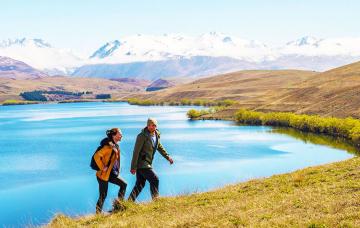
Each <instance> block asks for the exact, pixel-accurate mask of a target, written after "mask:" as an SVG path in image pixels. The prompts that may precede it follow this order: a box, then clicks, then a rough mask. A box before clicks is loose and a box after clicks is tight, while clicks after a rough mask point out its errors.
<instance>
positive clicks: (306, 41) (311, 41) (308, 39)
mask: <svg viewBox="0 0 360 228" xmlns="http://www.w3.org/2000/svg"><path fill="white" fill-rule="evenodd" d="M321 41H322V39H318V38H316V37H313V36H304V37H302V38H300V39H297V40H294V41H291V42H288V43H287V45H292V46H306V45H309V46H318V45H319V42H321Z"/></svg>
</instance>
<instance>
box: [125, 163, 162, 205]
mask: <svg viewBox="0 0 360 228" xmlns="http://www.w3.org/2000/svg"><path fill="white" fill-rule="evenodd" d="M145 181H149V183H150V192H151V197H152V198H153V199H154V198H156V197H158V196H159V178H158V177H157V176H156V174H155V172H154V171H153V170H152V169H138V170H136V183H135V186H134V188H133V190H132V191H131V193H130V196H129V200H131V201H135V200H136V198H137V197H138V195H139V194H140V192H141V190H142V189H143V188H144V186H145Z"/></svg>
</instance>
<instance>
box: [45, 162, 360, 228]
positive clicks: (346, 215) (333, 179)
mask: <svg viewBox="0 0 360 228" xmlns="http://www.w3.org/2000/svg"><path fill="white" fill-rule="evenodd" d="M359 167H360V158H353V159H350V160H347V161H342V162H337V163H333V164H329V165H324V166H318V167H311V168H306V169H303V170H299V171H296V172H293V173H289V174H282V175H275V176H272V177H270V178H265V179H257V180H251V181H248V182H245V183H240V184H237V185H233V186H228V187H225V188H222V189H218V190H215V191H212V192H206V193H200V194H192V195H185V196H178V197H168V198H161V199H160V200H158V201H156V202H151V203H147V204H133V203H125V206H126V207H127V209H126V210H125V211H123V212H118V213H115V214H111V215H89V216H86V217H80V218H75V219H73V218H69V217H66V216H62V215H59V216H57V217H55V218H54V219H53V221H52V222H51V223H50V224H49V225H48V226H49V227H359V226H360V168H359Z"/></svg>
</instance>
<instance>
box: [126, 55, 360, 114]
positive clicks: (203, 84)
mask: <svg viewBox="0 0 360 228" xmlns="http://www.w3.org/2000/svg"><path fill="white" fill-rule="evenodd" d="M132 96H133V97H138V98H142V99H151V100H158V101H171V100H175V101H178V100H180V99H183V98H188V99H199V98H200V99H207V100H224V99H232V100H236V101H238V105H237V106H236V107H231V108H230V109H228V110H224V111H223V112H221V113H218V114H216V115H214V118H231V116H233V114H234V113H235V111H236V110H238V109H239V108H246V109H250V110H257V111H263V112H268V111H280V112H295V113H298V114H302V113H304V114H319V115H322V116H335V117H348V116H352V117H355V118H360V62H356V63H353V64H350V65H346V66H343V67H340V68H336V69H333V70H330V71H326V72H323V73H317V72H309V71H296V70H280V71H240V72H234V73H229V74H224V75H219V76H214V77H209V78H204V79H201V80H197V81H194V82H192V83H188V84H185V85H179V86H176V87H173V88H169V89H166V90H162V91H158V92H152V93H142V94H138V95H136V96H134V95H132Z"/></svg>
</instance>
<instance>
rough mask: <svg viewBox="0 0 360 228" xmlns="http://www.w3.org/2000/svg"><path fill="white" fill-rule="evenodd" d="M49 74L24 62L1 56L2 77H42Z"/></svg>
mask: <svg viewBox="0 0 360 228" xmlns="http://www.w3.org/2000/svg"><path fill="white" fill-rule="evenodd" d="M46 76H47V74H45V73H43V72H42V71H39V70H37V69H35V68H33V67H31V66H29V65H27V64H26V63H24V62H21V61H18V60H15V59H11V58H8V57H4V56H0V78H18V79H19V78H23V79H25V78H41V77H46Z"/></svg>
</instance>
